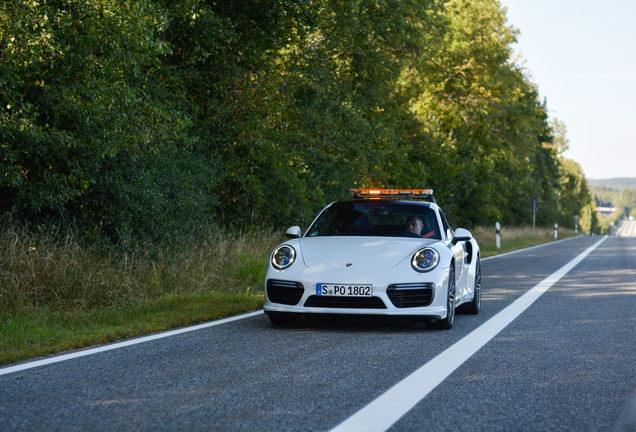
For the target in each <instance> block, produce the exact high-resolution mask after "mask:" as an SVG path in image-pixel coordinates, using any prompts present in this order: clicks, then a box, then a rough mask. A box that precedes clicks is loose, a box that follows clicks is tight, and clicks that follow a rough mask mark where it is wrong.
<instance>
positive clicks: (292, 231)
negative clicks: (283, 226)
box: [285, 226, 300, 239]
mask: <svg viewBox="0 0 636 432" xmlns="http://www.w3.org/2000/svg"><path fill="white" fill-rule="evenodd" d="M285 235H286V236H287V238H290V239H291V238H300V227H299V226H293V227H291V228H289V229H288V230H287V232H285Z"/></svg>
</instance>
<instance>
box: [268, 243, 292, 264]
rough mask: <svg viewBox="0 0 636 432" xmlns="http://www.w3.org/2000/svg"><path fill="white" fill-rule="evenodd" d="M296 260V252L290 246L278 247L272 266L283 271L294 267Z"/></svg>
mask: <svg viewBox="0 0 636 432" xmlns="http://www.w3.org/2000/svg"><path fill="white" fill-rule="evenodd" d="M295 259H296V251H295V250H294V248H293V247H291V246H289V245H282V246H278V247H277V248H276V249H275V250H274V253H273V254H272V265H273V266H274V268H276V269H278V270H283V269H286V268H287V267H289V266H290V265H292V263H293V262H294V260H295Z"/></svg>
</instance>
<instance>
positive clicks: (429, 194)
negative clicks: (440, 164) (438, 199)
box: [351, 189, 435, 202]
mask: <svg viewBox="0 0 636 432" xmlns="http://www.w3.org/2000/svg"><path fill="white" fill-rule="evenodd" d="M351 193H352V194H353V197H354V198H411V199H413V198H420V199H429V200H432V201H433V202H435V199H434V198H433V189H351Z"/></svg>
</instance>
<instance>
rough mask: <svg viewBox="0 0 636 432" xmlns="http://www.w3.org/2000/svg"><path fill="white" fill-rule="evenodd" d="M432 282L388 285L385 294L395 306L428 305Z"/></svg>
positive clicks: (432, 287)
mask: <svg viewBox="0 0 636 432" xmlns="http://www.w3.org/2000/svg"><path fill="white" fill-rule="evenodd" d="M433 289H434V285H433V284H432V283H410V284H393V285H389V287H388V288H387V290H386V294H387V295H388V296H389V299H390V300H391V302H392V303H393V305H394V306H395V307H397V308H410V307H421V306H428V305H430V304H431V302H432V301H433Z"/></svg>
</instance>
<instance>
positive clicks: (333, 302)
mask: <svg viewBox="0 0 636 432" xmlns="http://www.w3.org/2000/svg"><path fill="white" fill-rule="evenodd" d="M305 307H324V308H348V309H386V305H385V304H384V302H383V301H382V300H381V299H379V298H378V297H331V296H317V295H312V296H310V297H309V298H308V299H307V301H306V302H305Z"/></svg>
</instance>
